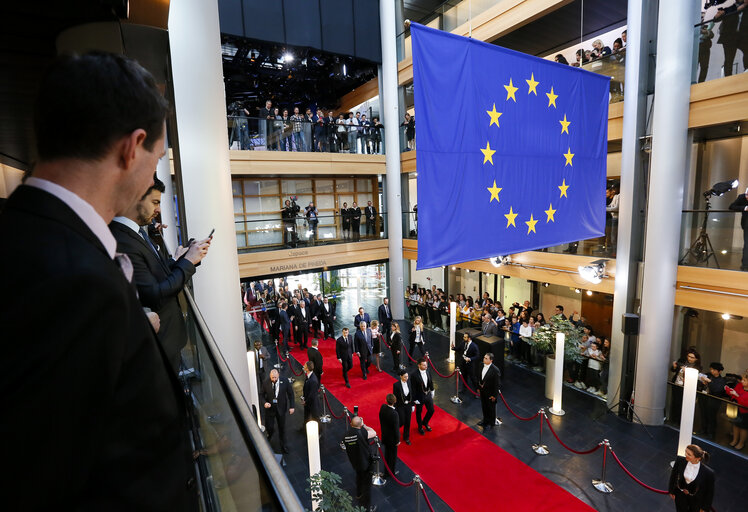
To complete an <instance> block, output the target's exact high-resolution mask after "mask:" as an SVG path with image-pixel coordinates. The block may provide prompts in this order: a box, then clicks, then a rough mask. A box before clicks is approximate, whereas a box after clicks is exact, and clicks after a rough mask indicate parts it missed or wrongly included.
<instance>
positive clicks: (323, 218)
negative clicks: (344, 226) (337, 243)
mask: <svg viewBox="0 0 748 512" xmlns="http://www.w3.org/2000/svg"><path fill="white" fill-rule="evenodd" d="M337 221H338V216H337V215H335V214H334V213H333V212H325V213H323V214H321V215H320V216H319V225H320V226H334V225H335V224H336V223H337Z"/></svg>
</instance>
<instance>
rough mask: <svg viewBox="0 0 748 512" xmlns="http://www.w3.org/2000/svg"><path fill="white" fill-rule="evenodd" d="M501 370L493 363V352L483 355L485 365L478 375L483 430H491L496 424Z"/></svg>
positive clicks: (480, 424) (480, 423)
mask: <svg viewBox="0 0 748 512" xmlns="http://www.w3.org/2000/svg"><path fill="white" fill-rule="evenodd" d="M500 385H501V372H500V371H499V369H498V368H497V367H496V366H494V364H493V354H492V353H491V352H486V355H484V356H483V367H482V368H481V370H480V375H478V393H479V394H480V405H481V408H482V409H483V421H480V422H479V423H478V425H479V426H481V427H483V430H484V431H485V430H491V429H492V428H493V427H494V425H495V424H496V400H497V399H498V398H499V386H500Z"/></svg>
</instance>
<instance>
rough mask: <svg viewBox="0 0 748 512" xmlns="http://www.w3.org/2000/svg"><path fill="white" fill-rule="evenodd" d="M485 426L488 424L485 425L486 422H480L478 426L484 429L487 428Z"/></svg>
mask: <svg viewBox="0 0 748 512" xmlns="http://www.w3.org/2000/svg"><path fill="white" fill-rule="evenodd" d="M485 425H486V424H485V423H484V422H482V421H479V422H478V426H479V427H483V426H485Z"/></svg>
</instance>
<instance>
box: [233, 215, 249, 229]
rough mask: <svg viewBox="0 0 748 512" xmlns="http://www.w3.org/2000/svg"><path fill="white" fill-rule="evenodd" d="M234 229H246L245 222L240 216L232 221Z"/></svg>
mask: <svg viewBox="0 0 748 512" xmlns="http://www.w3.org/2000/svg"><path fill="white" fill-rule="evenodd" d="M234 229H235V230H236V231H237V232H238V231H245V230H246V229H247V224H246V223H245V222H244V221H243V220H242V219H241V217H238V218H237V219H236V220H235V221H234Z"/></svg>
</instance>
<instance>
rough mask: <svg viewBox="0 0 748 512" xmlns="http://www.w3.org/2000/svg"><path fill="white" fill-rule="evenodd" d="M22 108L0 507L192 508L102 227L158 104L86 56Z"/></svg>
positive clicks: (151, 88)
mask: <svg viewBox="0 0 748 512" xmlns="http://www.w3.org/2000/svg"><path fill="white" fill-rule="evenodd" d="M122 89H127V94H121V91H122ZM37 105H38V107H37V108H39V109H44V110H38V113H37V115H36V117H35V127H34V128H35V129H34V133H35V135H36V148H37V152H38V157H37V158H38V160H37V162H36V165H35V167H34V172H33V177H29V178H28V179H27V180H26V181H25V184H23V185H21V186H19V187H18V188H17V189H16V190H15V191H14V192H13V193H12V194H11V196H10V197H9V198H8V200H7V202H6V203H5V206H4V210H3V212H2V214H0V235H2V237H3V239H4V240H7V241H9V242H10V241H12V245H13V247H12V250H10V249H9V250H5V251H2V254H0V272H1V273H2V274H1V276H2V277H0V287H1V288H2V290H3V291H4V293H2V294H0V325H2V328H3V340H5V343H3V363H4V365H3V367H4V368H3V371H2V373H0V385H1V386H2V389H3V390H4V395H3V419H2V420H0V435H2V438H3V439H6V440H12V442H8V443H6V446H5V448H4V451H5V454H6V456H8V457H9V458H10V460H13V465H14V470H13V471H12V472H10V473H9V474H8V475H6V477H4V482H3V484H4V485H3V488H4V489H12V491H13V492H12V493H4V494H5V496H4V498H5V501H4V503H5V505H4V507H5V508H7V509H8V510H22V509H23V510H52V509H55V508H64V509H76V510H116V509H122V508H128V509H132V510H188V511H193V510H197V509H198V501H197V493H196V487H195V479H194V476H195V475H194V470H193V462H192V450H191V447H190V444H189V440H188V437H187V435H186V433H187V431H188V427H187V425H186V421H185V417H186V407H185V401H184V392H183V390H182V386H181V385H180V383H179V381H178V380H177V378H176V376H175V375H174V372H173V371H172V370H171V366H170V365H169V361H168V359H167V358H166V355H165V353H164V351H163V349H162V347H161V345H160V344H159V342H158V341H157V339H156V336H155V334H154V332H153V329H152V327H151V325H150V324H149V322H148V320H147V318H146V316H145V314H144V313H143V308H142V306H141V304H140V301H138V298H137V295H136V292H135V288H134V286H132V284H130V282H129V279H130V278H131V277H132V273H131V272H132V267H131V266H130V265H129V263H128V262H127V258H126V257H123V256H118V255H117V254H116V245H117V242H116V240H115V239H114V237H113V236H112V234H111V232H110V231H109V229H108V228H107V224H108V223H109V222H111V220H112V218H114V216H115V214H116V213H117V212H119V211H122V210H124V209H125V208H127V207H129V206H130V205H131V204H132V203H134V202H136V201H137V200H138V199H139V198H140V197H142V196H143V194H144V193H145V192H146V191H147V190H148V187H150V185H151V184H152V183H153V169H155V168H156V165H157V163H158V160H159V158H160V157H161V156H163V155H164V119H165V118H166V113H167V110H168V107H167V104H166V102H165V100H164V98H163V96H162V94H161V93H160V92H159V91H158V89H157V87H156V83H155V80H154V79H153V77H152V76H151V75H150V74H149V73H148V72H147V71H146V70H144V69H143V68H142V67H141V66H140V65H138V64H137V63H136V62H134V61H132V60H130V59H127V58H125V57H123V56H120V55H112V54H104V53H98V54H90V55H83V56H67V57H61V58H59V59H58V60H56V61H55V62H53V63H52V64H51V66H50V67H49V68H48V69H47V72H46V74H45V77H44V79H43V80H42V83H41V84H40V85H39V95H38V100H37ZM49 108H51V109H53V110H54V111H55V112H56V113H57V114H59V115H60V116H61V117H60V119H66V120H68V121H70V123H73V124H72V125H71V128H70V129H65V130H60V129H59V126H56V124H55V123H50V122H49V118H48V116H47V115H45V114H44V113H45V112H47V109H49ZM102 112H106V113H107V115H106V116H104V117H103V118H102V116H101V113H102ZM102 120H103V122H102ZM110 121H111V122H110ZM72 126H75V129H73V128H72ZM50 289H53V290H60V291H64V300H62V301H57V302H56V303H55V304H54V306H53V307H50V306H49V293H48V291H49V290H50ZM123 418H126V419H127V420H126V421H123ZM50 419H52V420H53V421H54V435H50V430H49V428H50ZM61 439H64V440H65V441H64V442H60V440H61ZM42 461H43V462H42ZM40 489H43V490H44V491H43V492H39V490H40Z"/></svg>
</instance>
